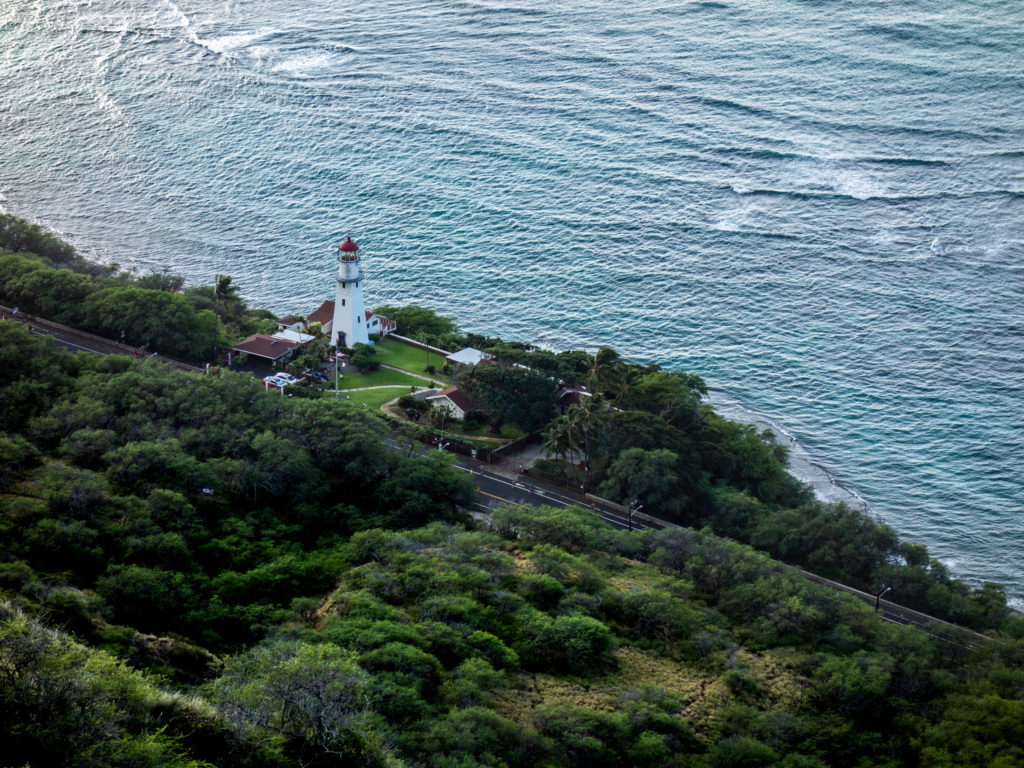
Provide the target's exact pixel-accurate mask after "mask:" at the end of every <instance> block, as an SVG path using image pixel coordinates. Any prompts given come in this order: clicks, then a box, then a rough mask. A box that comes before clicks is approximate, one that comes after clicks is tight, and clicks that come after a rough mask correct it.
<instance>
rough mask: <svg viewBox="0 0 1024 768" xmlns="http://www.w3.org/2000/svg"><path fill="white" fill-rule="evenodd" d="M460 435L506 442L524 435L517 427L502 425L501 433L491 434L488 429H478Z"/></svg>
mask: <svg viewBox="0 0 1024 768" xmlns="http://www.w3.org/2000/svg"><path fill="white" fill-rule="evenodd" d="M461 434H463V435H466V436H467V437H468V436H471V435H472V436H476V437H503V438H505V439H506V440H515V439H516V438H517V437H522V436H523V435H525V434H526V432H524V431H523V430H521V429H519V428H518V427H513V426H512V425H511V424H502V425H501V431H500V432H499V433H498V434H494V433H493V432H491V428H490V427H480V429H474V430H473V431H472V432H462V433H461Z"/></svg>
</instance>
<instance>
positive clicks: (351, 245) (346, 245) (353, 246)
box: [338, 237, 359, 253]
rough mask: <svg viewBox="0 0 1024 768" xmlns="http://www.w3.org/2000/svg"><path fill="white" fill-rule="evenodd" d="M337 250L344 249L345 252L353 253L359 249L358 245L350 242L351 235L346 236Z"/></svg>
mask: <svg viewBox="0 0 1024 768" xmlns="http://www.w3.org/2000/svg"><path fill="white" fill-rule="evenodd" d="M338 250H339V251H345V252H346V253H355V252H356V251H358V250H359V246H358V245H356V244H355V243H353V242H352V238H351V237H346V238H345V242H344V243H342V244H341V245H339V246H338Z"/></svg>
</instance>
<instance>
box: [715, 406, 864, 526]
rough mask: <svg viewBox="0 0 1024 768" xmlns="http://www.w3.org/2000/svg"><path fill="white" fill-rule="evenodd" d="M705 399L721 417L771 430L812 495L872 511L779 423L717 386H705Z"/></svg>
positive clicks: (790, 467)
mask: <svg viewBox="0 0 1024 768" xmlns="http://www.w3.org/2000/svg"><path fill="white" fill-rule="evenodd" d="M707 399H708V402H709V403H710V404H711V405H712V406H713V407H714V409H715V410H716V411H717V412H718V413H719V414H720V415H721V416H723V417H724V418H726V419H729V420H731V421H735V422H739V423H740V424H749V425H750V426H752V427H756V428H757V429H758V430H764V429H767V430H770V431H771V432H772V434H774V435H775V439H776V440H778V442H779V444H780V445H784V446H786V448H788V449H789V461H788V462H787V463H786V470H787V471H788V472H789V473H790V474H791V475H792V476H793V477H795V478H796V479H797V480H800V481H801V482H804V483H807V484H808V485H810V486H811V488H813V489H814V495H815V496H816V497H817V498H818V499H819V500H821V501H824V502H826V503H829V504H834V503H838V502H844V503H846V504H847V505H848V506H850V507H853V508H854V509H859V510H861V511H863V512H867V513H868V514H871V513H872V512H871V506H870V505H869V504H868V502H867V501H866V500H865V499H864V497H863V496H861V495H860V494H859V493H857V492H856V491H855V490H853V489H852V488H849V487H847V486H845V485H843V484H842V483H840V482H839V481H837V480H836V478H835V475H833V474H832V473H831V472H829V470H828V468H827V467H825V466H824V465H823V464H821V463H820V462H819V461H818V460H816V459H815V458H814V456H812V455H811V453H810V452H809V451H808V450H807V449H806V448H804V446H803V445H802V444H801V443H800V441H799V440H797V439H796V437H795V436H794V435H792V434H791V433H789V432H787V431H786V430H785V429H784V428H783V427H781V426H780V425H779V424H776V423H775V422H774V421H772V420H771V419H769V418H767V417H766V416H763V415H761V414H759V413H756V412H755V411H751V410H750V409H749V408H747V407H745V406H744V405H743V404H742V403H741V402H740V401H739V400H737V399H736V398H734V397H732V396H731V395H729V394H727V393H726V392H723V391H722V390H717V389H710V388H709V389H708V398H707Z"/></svg>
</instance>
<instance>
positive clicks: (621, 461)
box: [600, 448, 689, 517]
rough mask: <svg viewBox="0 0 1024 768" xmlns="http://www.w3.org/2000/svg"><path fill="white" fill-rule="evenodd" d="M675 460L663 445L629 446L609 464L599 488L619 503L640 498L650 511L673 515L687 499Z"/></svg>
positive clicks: (656, 513)
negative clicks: (645, 447)
mask: <svg viewBox="0 0 1024 768" xmlns="http://www.w3.org/2000/svg"><path fill="white" fill-rule="evenodd" d="M678 462H679V457H678V456H676V454H674V453H672V451H668V450H665V449H664V448H660V449H658V450H654V451H645V450H644V449H643V448H628V449H626V450H625V451H623V452H622V453H620V454H619V455H618V458H616V459H615V461H613V462H612V463H611V466H610V467H608V476H607V478H606V479H605V481H604V482H603V483H601V487H600V491H601V493H603V494H605V495H606V496H609V497H610V498H612V499H614V500H616V501H618V502H620V503H622V504H627V505H632V504H633V502H635V501H639V502H642V503H643V504H644V506H645V507H646V508H647V510H648V511H649V512H650V513H651V514H652V515H656V516H660V517H674V516H676V515H678V514H679V512H680V511H681V510H682V509H683V508H684V507H685V506H686V505H687V502H688V501H689V500H688V499H686V498H685V497H684V496H683V495H682V488H681V487H680V482H679V477H678V475H677V474H676V471H675V468H676V465H677V464H678Z"/></svg>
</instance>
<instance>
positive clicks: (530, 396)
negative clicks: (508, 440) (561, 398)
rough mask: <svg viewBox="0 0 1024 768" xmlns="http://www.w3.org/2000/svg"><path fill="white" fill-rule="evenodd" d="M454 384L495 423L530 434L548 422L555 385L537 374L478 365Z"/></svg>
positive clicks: (529, 371) (496, 366) (521, 369)
mask: <svg viewBox="0 0 1024 768" xmlns="http://www.w3.org/2000/svg"><path fill="white" fill-rule="evenodd" d="M458 383H459V387H460V388H461V389H463V391H465V392H466V393H467V394H468V395H469V396H470V397H472V398H474V399H476V400H479V401H480V402H482V403H483V404H484V405H485V406H487V408H488V409H489V410H490V411H491V413H492V414H494V415H495V416H496V417H497V418H498V420H499V421H507V422H511V423H514V424H518V425H519V426H521V427H522V428H523V429H525V430H527V431H529V432H533V431H535V430H538V429H540V428H541V427H542V426H544V424H546V423H547V422H548V420H550V419H551V416H552V412H553V410H554V406H555V385H554V382H553V381H552V380H551V379H550V378H549V377H547V376H545V375H544V374H543V373H541V372H539V371H532V370H529V369H523V368H502V367H501V366H498V365H483V364H481V365H476V366H473V367H472V368H467V369H466V370H465V371H463V372H462V373H461V374H460V375H459V377H458Z"/></svg>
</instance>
